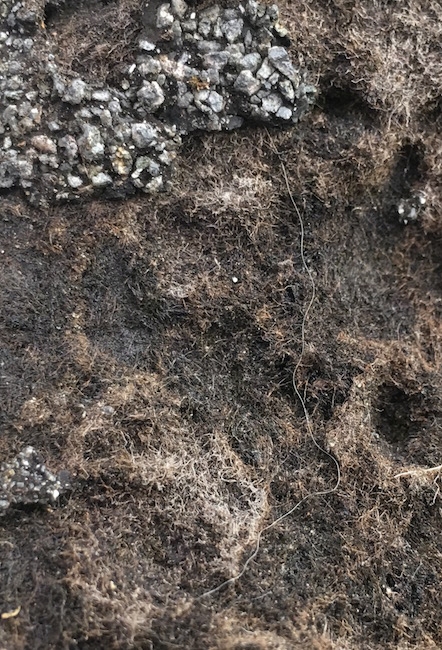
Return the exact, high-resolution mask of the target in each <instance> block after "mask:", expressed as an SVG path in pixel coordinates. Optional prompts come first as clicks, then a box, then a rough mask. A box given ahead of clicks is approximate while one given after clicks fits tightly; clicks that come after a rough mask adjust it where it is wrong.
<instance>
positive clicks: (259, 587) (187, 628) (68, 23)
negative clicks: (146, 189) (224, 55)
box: [0, 0, 442, 650]
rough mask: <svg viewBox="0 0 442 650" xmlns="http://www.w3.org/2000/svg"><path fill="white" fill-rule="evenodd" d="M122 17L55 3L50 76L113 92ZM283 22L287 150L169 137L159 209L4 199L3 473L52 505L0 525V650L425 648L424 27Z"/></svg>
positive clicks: (439, 20)
mask: <svg viewBox="0 0 442 650" xmlns="http://www.w3.org/2000/svg"><path fill="white" fill-rule="evenodd" d="M140 4H141V3H137V2H135V0H121V2H118V1H117V0H111V1H104V0H103V1H102V2H100V1H99V0H90V1H89V0H82V2H81V3H78V7H75V8H74V3H70V2H67V1H66V3H64V5H63V6H62V7H60V5H59V3H53V5H51V4H49V5H48V6H47V8H46V15H45V17H44V18H45V20H46V24H47V28H48V29H51V30H54V31H58V32H59V35H60V43H63V47H61V48H60V52H59V57H60V61H61V62H64V64H65V66H66V68H69V66H70V67H72V69H74V70H75V71H77V72H78V71H81V72H82V74H86V73H85V72H84V71H85V69H86V68H87V69H88V70H89V74H91V75H101V77H102V78H103V79H106V78H108V76H109V75H118V64H119V61H120V59H121V60H123V59H124V57H125V56H126V54H127V53H128V52H129V51H130V48H131V47H132V43H133V40H134V39H135V38H136V35H137V33H138V32H137V29H138V27H137V26H138V25H139V20H140V16H142V10H141V8H140ZM197 4H198V3H197ZM202 4H204V3H202ZM206 4H209V3H206ZM280 9H281V14H282V23H283V24H284V25H285V26H287V28H288V30H289V33H290V35H291V37H292V46H291V54H292V56H293V58H294V60H295V61H298V59H299V60H300V62H301V63H302V65H303V66H304V67H306V68H307V69H308V72H309V76H310V78H311V79H313V80H314V81H315V82H316V83H317V85H318V87H319V89H320V93H319V96H318V102H317V106H316V107H315V108H314V110H313V111H312V112H311V113H310V114H309V115H308V116H307V117H306V118H305V119H304V120H303V121H302V122H301V123H300V124H299V125H298V126H297V127H294V128H290V129H288V130H285V131H282V130H276V129H265V128H260V127H257V126H254V125H249V126H248V127H247V128H245V129H242V130H240V131H237V132H232V133H224V134H219V135H207V134H201V135H196V136H189V137H188V138H187V139H186V140H185V144H184V148H183V151H182V153H181V154H180V156H179V158H178V162H177V171H176V174H175V176H174V179H173V183H172V189H171V190H170V191H169V192H168V193H164V194H159V195H157V196H154V197H146V196H139V197H135V198H132V199H127V200H122V201H108V200H107V201H105V200H100V199H99V198H98V199H96V200H94V201H92V202H91V201H89V202H86V201H85V202H84V203H78V204H75V205H74V204H71V203H64V204H60V205H55V206H53V207H51V208H47V209H46V210H37V209H36V208H34V207H30V206H29V205H28V204H27V203H26V201H25V200H24V198H23V196H22V195H21V194H20V193H19V192H15V191H14V192H11V191H4V192H3V193H2V195H1V197H0V199H1V208H0V216H1V229H0V264H1V278H2V281H1V284H0V388H1V406H0V427H1V433H2V435H1V437H0V460H1V461H10V460H11V459H12V458H14V457H15V456H16V455H17V453H19V452H20V451H21V449H23V447H26V446H27V445H32V446H33V447H35V448H36V449H37V450H38V451H39V452H40V453H41V454H42V456H43V458H44V459H45V461H46V464H47V467H48V468H49V469H50V470H51V472H59V471H61V470H67V471H68V472H69V475H70V480H71V489H70V490H69V491H67V492H66V493H65V494H64V495H63V496H61V497H60V499H59V500H58V501H57V502H56V503H55V504H54V505H52V506H39V505H26V506H23V507H21V506H11V507H10V508H9V509H8V510H7V512H6V514H5V515H4V516H3V517H2V518H0V531H1V532H0V558H1V562H0V614H1V615H2V618H1V620H0V648H1V649H2V650H3V649H5V650H6V649H8V650H27V649H32V650H46V649H54V650H59V649H60V650H68V649H69V650H70V649H78V650H92V649H100V648H103V649H104V648H106V649H108V648H109V649H115V650H116V649H118V650H128V649H130V648H140V649H143V650H144V649H146V650H151V649H155V650H169V649H193V650H208V649H210V650H291V649H293V648H296V649H304V648H305V649H307V648H308V649H310V648H311V649H313V650H358V649H360V648H364V649H366V650H385V649H389V650H393V649H400V650H408V649H411V648H419V649H420V650H427V649H428V650H430V649H434V650H437V648H440V647H442V609H441V608H440V593H441V588H442V554H441V544H440V540H441V534H442V501H441V495H440V484H441V476H440V474H441V471H442V468H441V463H442V391H441V389H442V376H441V351H442V326H441V314H442V147H441V139H440V130H441V127H442V96H441V88H442V45H441V43H442V40H441V37H442V9H441V7H440V6H439V4H438V3H436V2H432V1H431V0H403V1H401V2H391V1H387V0H328V1H327V0H292V1H291V2H289V1H288V0H281V2H280ZM116 39H121V41H120V40H119V41H118V42H120V43H121V47H119V48H118V49H115V47H114V45H115V40H116ZM63 57H64V58H63ZM290 195H291V196H292V198H293V199H294V202H295V204H296V206H297V208H298V210H299V214H300V216H301V218H302V223H303V228H304V235H305V236H304V244H303V245H304V253H305V260H306V263H307V265H308V268H309V269H310V273H311V278H312V279H313V281H314V285H315V299H314V302H313V304H312V306H311V309H310V310H309V313H308V317H307V321H306V323H305V350H304V354H303V356H302V359H301V362H300V363H299V359H300V354H301V351H302V323H303V318H304V315H305V313H306V310H307V308H308V305H309V303H310V301H311V298H312V284H311V281H310V277H309V274H308V273H307V272H306V268H305V266H304V264H303V260H302V255H301V252H302V251H301V245H300V221H299V218H298V213H297V210H296V209H295V206H294V204H293V202H292V199H291V196H290ZM416 196H424V197H425V199H426V203H425V206H424V209H422V211H421V212H419V214H418V216H417V218H416V219H413V218H411V219H410V220H408V223H404V221H407V219H405V217H406V216H407V214H408V212H407V210H409V206H410V205H414V203H413V202H414V201H415V197H416ZM401 205H402V206H405V208H404V210H405V211H406V212H405V216H404V214H402V213H401V211H400V210H399V207H400V206H401ZM293 380H294V381H295V385H296V387H297V388H298V390H299V392H300V394H301V395H302V397H303V399H304V401H305V405H306V408H307V411H308V413H309V416H310V423H311V432H312V433H313V435H314V439H315V441H316V443H317V444H315V442H314V441H313V440H312V437H311V435H310V433H311V432H309V427H308V424H307V422H306V418H305V415H304V412H303V409H302V405H301V403H300V401H299V399H298V397H297V395H296V392H295V388H294V381H293ZM325 452H326V453H325ZM333 459H336V461H337V463H338V464H339V468H340V473H341V478H340V482H339V485H337V484H336V482H337V470H336V465H335V463H334V461H333ZM335 487H336V489H334V488H335ZM318 492H323V493H325V494H323V495H322V496H318V495H316V496H315V494H316V493H318ZM308 495H311V496H310V497H308ZM305 497H308V498H306V499H305V500H304V501H303V502H302V503H301V504H300V505H299V507H298V508H297V509H296V510H295V511H294V512H293V513H292V514H291V515H290V516H288V517H286V518H285V519H283V520H282V521H281V522H280V523H279V524H278V525H275V526H274V527H273V528H271V529H270V530H268V531H266V532H264V533H263V534H262V536H261V537H260V548H259V551H258V552H257V554H256V556H255V557H254V559H253V561H251V562H250V563H249V564H248V566H247V568H246V570H245V571H244V573H243V575H242V576H241V577H240V578H239V579H237V580H232V581H231V582H230V583H229V584H228V585H226V586H224V587H223V588H221V589H219V590H217V591H215V592H214V593H211V594H208V593H207V592H210V591H212V590H213V589H216V588H217V587H218V586H220V585H221V584H222V583H223V582H224V581H226V580H228V579H229V578H234V577H235V576H237V575H238V574H239V573H240V572H241V570H242V568H243V566H244V564H245V562H246V561H247V559H248V558H249V556H250V555H251V553H252V552H253V551H254V549H255V548H256V544H257V539H258V535H259V534H260V531H261V530H262V529H264V528H265V527H266V526H268V525H269V524H271V522H272V521H274V520H276V519H277V518H278V517H280V516H282V515H283V514H284V513H286V512H288V511H289V510H291V509H292V508H293V507H294V506H295V505H296V504H297V503H298V502H299V501H300V500H301V499H304V498H305ZM18 608H20V611H17V610H18Z"/></svg>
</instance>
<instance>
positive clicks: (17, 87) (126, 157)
mask: <svg viewBox="0 0 442 650" xmlns="http://www.w3.org/2000/svg"><path fill="white" fill-rule="evenodd" d="M44 8H45V1H44V0H21V1H20V2H15V1H14V0H3V1H2V2H1V4H0V189H6V190H7V189H12V188H15V187H19V188H21V189H22V190H23V191H24V193H25V196H26V197H27V198H28V200H29V201H31V202H32V203H34V204H37V205H47V204H48V203H51V202H53V201H57V200H76V199H79V198H80V197H81V198H82V199H85V198H88V197H92V196H96V195H101V196H105V197H106V196H112V197H122V198H123V197H125V196H127V195H130V194H133V193H134V192H135V191H140V190H141V191H143V192H146V193H152V192H156V191H158V190H161V189H167V188H169V187H170V185H171V179H172V178H173V176H172V172H173V161H174V159H175V158H176V156H177V154H178V152H179V149H180V146H181V142H182V137H183V136H185V135H187V134H189V133H192V132H194V131H197V130H198V131H228V130H231V129H233V128H238V127H240V126H241V125H242V124H243V123H244V122H245V121H247V119H250V118H251V119H253V120H255V121H256V120H259V121H261V122H263V123H265V124H270V125H273V126H289V125H293V124H295V123H296V122H297V121H298V120H299V119H300V118H301V117H302V116H303V115H304V114H305V113H306V112H307V111H308V109H309V108H310V106H311V105H312V103H313V101H314V98H315V92H316V91H315V88H314V87H313V86H311V85H308V84H307V83H305V79H304V74H303V73H302V71H300V70H299V69H298V68H296V67H295V65H294V64H293V62H292V61H291V60H290V57H289V53H288V51H287V49H286V48H285V47H284V43H285V42H286V40H287V37H286V36H285V34H286V32H285V30H283V28H282V27H281V26H280V25H279V24H278V14H279V12H278V9H277V7H276V6H275V5H271V6H267V5H264V4H260V3H259V2H256V1H255V0H248V1H247V2H244V3H243V4H239V5H238V7H237V8H229V9H223V8H221V7H220V6H218V5H216V4H215V5H213V6H212V7H206V8H205V9H203V10H200V11H197V10H195V9H194V8H193V7H189V6H188V5H187V4H186V2H184V0H173V1H172V2H167V3H162V4H161V3H158V2H157V1H156V0H155V1H153V0H152V1H151V2H147V3H146V6H145V10H144V18H143V21H144V22H143V30H144V31H142V33H141V34H140V36H139V39H138V52H137V53H136V54H135V55H134V58H133V60H128V61H127V62H126V64H125V67H124V69H122V70H121V71H120V72H119V73H118V75H117V76H116V80H115V85H114V86H111V85H107V86H106V85H105V84H103V83H98V82H97V81H96V80H94V79H93V78H91V79H82V78H80V77H77V78H72V76H71V77H69V78H68V77H67V76H66V74H65V73H64V72H63V69H62V66H61V65H60V64H59V63H58V62H57V57H56V52H57V47H59V44H57V42H56V39H57V34H56V31H54V32H49V31H48V32H44V33H43V34H42V29H41V16H42V12H43V11H44ZM116 45H118V44H116ZM165 151H166V152H167V153H166V154H164V152H165Z"/></svg>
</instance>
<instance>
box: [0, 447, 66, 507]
mask: <svg viewBox="0 0 442 650" xmlns="http://www.w3.org/2000/svg"><path fill="white" fill-rule="evenodd" d="M67 487H68V480H67V478H66V479H65V478H64V477H63V475H62V473H60V474H59V475H58V476H56V475H55V474H53V473H52V472H50V471H49V470H48V469H46V467H45V465H44V463H43V461H42V459H41V457H40V455H39V454H38V453H37V452H36V450H35V449H34V448H33V447H25V448H24V449H23V450H22V451H21V452H20V453H19V454H18V455H17V456H16V457H15V458H14V459H13V460H12V461H11V462H9V463H3V464H2V465H1V466H0V516H1V515H4V514H5V512H6V510H7V509H8V508H9V506H10V505H13V504H21V505H26V504H32V503H40V504H46V503H53V502H54V501H55V500H56V499H57V498H58V497H59V496H60V494H61V493H62V492H63V491H64V490H65V489H66V488H67Z"/></svg>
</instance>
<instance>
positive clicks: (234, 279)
mask: <svg viewBox="0 0 442 650" xmlns="http://www.w3.org/2000/svg"><path fill="white" fill-rule="evenodd" d="M232 282H233V284H238V282H239V280H238V278H237V277H236V275H234V276H233V278H232Z"/></svg>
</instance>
